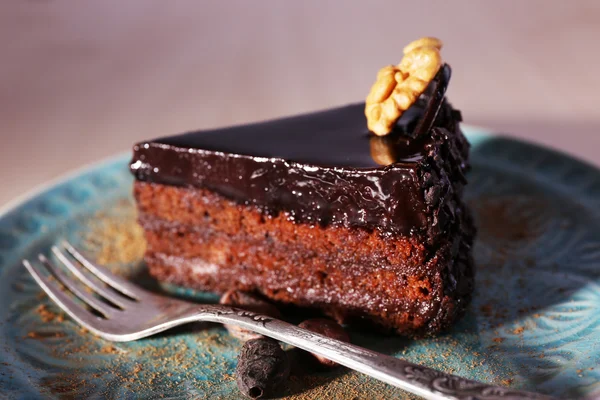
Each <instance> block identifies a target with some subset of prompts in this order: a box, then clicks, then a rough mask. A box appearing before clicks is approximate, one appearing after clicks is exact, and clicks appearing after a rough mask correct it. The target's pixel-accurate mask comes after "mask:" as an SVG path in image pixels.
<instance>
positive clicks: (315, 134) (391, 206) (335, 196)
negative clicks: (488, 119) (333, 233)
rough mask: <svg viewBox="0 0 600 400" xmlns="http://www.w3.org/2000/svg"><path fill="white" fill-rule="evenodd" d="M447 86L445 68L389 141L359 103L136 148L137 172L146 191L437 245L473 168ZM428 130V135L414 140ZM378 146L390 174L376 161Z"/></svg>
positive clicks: (134, 156) (402, 119)
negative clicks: (417, 236) (157, 188)
mask: <svg viewBox="0 0 600 400" xmlns="http://www.w3.org/2000/svg"><path fill="white" fill-rule="evenodd" d="M449 77H450V73H449V67H447V66H444V68H442V69H441V70H440V73H439V74H438V76H437V77H436V79H435V80H434V82H433V84H432V85H430V88H429V91H428V92H427V93H426V94H424V95H423V96H422V98H421V99H420V100H419V101H418V102H417V103H416V104H415V105H413V107H411V109H409V110H408V111H407V112H406V113H405V114H404V115H403V116H402V118H400V120H399V121H398V123H397V126H396V128H395V130H394V132H393V133H392V134H391V135H389V136H387V137H385V138H374V136H373V135H372V134H370V133H369V132H368V131H367V129H366V120H365V117H364V104H363V103H359V104H352V105H348V106H345V107H339V108H335V109H330V110H327V111H321V112H316V113H310V114H304V115H299V116H294V117H289V118H282V119H277V120H272V121H267V122H261V123H254V124H249V125H244V126H236V127H230V128H224V129H215V130H208V131H196V132H189V133H185V134H182V135H177V136H171V137H165V138H160V139H156V140H153V141H150V142H143V143H139V144H136V145H135V146H134V149H133V150H134V154H133V159H132V161H131V171H132V173H133V174H134V175H135V177H136V178H137V179H138V180H141V181H147V182H154V183H161V184H167V185H176V186H183V187H201V188H208V189H210V190H212V191H214V192H216V193H218V194H220V195H223V196H225V197H227V198H230V199H233V200H235V201H237V202H240V203H242V204H246V205H254V206H257V207H260V208H262V209H263V210H264V211H265V212H266V213H268V214H272V215H274V214H278V213H280V212H286V213H287V215H288V217H289V219H290V220H294V221H297V222H304V223H309V224H320V225H327V224H332V225H343V226H353V227H362V228H365V229H378V230H380V231H381V232H383V233H388V234H397V233H401V234H409V233H414V232H427V233H428V236H429V237H430V238H431V237H432V236H437V235H438V234H440V233H441V232H443V231H444V229H445V227H446V226H448V224H449V222H451V220H453V219H454V210H453V209H454V208H455V207H456V206H455V204H454V203H456V201H457V200H456V199H455V198H456V194H455V191H460V190H461V187H462V183H461V178H462V179H464V177H463V173H464V170H465V169H466V167H467V166H466V163H465V159H466V150H465V145H464V143H463V142H464V138H463V137H462V134H461V133H460V131H459V130H458V120H459V119H458V118H457V117H458V114H457V113H456V112H455V111H454V110H453V109H452V108H451V107H450V105H449V104H448V103H447V102H445V100H444V97H443V93H444V92H445V90H446V87H447V84H448V79H449ZM440 110H441V111H440ZM438 111H439V112H438ZM423 115H425V118H422V116H423ZM423 120H426V121H423ZM423 125H427V128H429V127H430V126H432V128H431V129H426V132H420V134H419V135H417V136H416V137H411V136H412V135H411V134H412V133H413V132H415V127H416V126H419V127H421V126H423ZM419 130H421V129H419ZM454 142H456V143H454ZM373 143H376V145H377V146H378V148H379V149H380V150H381V149H383V151H384V152H385V153H386V154H387V156H386V157H387V159H388V160H389V161H387V162H384V164H388V163H389V165H381V164H382V161H381V158H379V157H375V158H374V157H373V155H372V150H373ZM448 143H450V144H448ZM465 143H466V142H465ZM448 146H450V147H448ZM445 153H448V154H447V156H448V158H450V160H449V161H446V160H445V159H444V157H443V156H444V154H445ZM444 163H449V164H448V167H446V165H445V164H444ZM455 181H458V182H459V183H458V184H457V185H454V184H453V182H455ZM455 186H456V187H455ZM432 188H435V189H432ZM432 227H433V229H432Z"/></svg>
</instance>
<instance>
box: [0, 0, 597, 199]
mask: <svg viewBox="0 0 600 400" xmlns="http://www.w3.org/2000/svg"><path fill="white" fill-rule="evenodd" d="M424 35H433V36H438V37H440V38H442V39H443V40H444V42H445V48H444V50H443V56H444V57H445V59H446V60H447V61H448V62H449V63H450V64H451V65H452V67H453V71H454V74H453V81H452V84H451V89H450V90H449V97H450V99H451V101H452V103H453V104H454V105H455V106H457V107H459V108H461V109H462V111H463V115H464V117H465V120H466V122H468V123H472V124H478V125H483V126H486V127H490V128H493V129H496V130H499V131H503V132H508V133H511V134H513V135H515V136H518V137H522V138H526V139H529V140H533V141H536V142H539V143H544V144H546V145H550V146H553V147H557V148H561V149H563V150H564V151H566V152H569V153H571V154H574V155H576V156H578V157H580V158H584V159H586V160H588V161H590V162H592V163H595V164H596V165H600V159H599V158H598V157H597V154H596V152H597V149H598V147H599V145H600V113H599V112H598V111H597V108H598V100H600V95H599V92H600V78H599V74H598V72H597V71H598V67H599V65H600V51H598V49H599V46H600V45H599V43H598V42H599V41H600V1H595V0H590V1H583V0H578V1H562V0H555V1H552V0H536V1H533V0H531V1H525V0H510V1H506V0H504V1H470V0H462V1H452V2H443V1H431V2H422V1H411V2H406V1H402V2H401V1H370V2H358V1H343V0H340V1H323V0H311V1H307V0H302V1H275V0H273V1H257V0H255V1H243V0H240V1H196V0H189V1H183V0H171V1H165V0H127V1H122V0H95V1H92V0H85V1H84V0H81V1H75V0H71V1H67V0H20V1H17V0H4V1H2V2H1V3H0V135H1V139H2V141H1V143H0V178H1V181H2V189H0V205H2V204H4V203H6V202H7V201H8V200H10V199H12V198H13V197H15V196H17V195H19V194H21V193H23V192H24V191H26V190H28V189H30V188H32V187H34V186H35V185H36V184H39V183H42V182H44V181H47V180H48V179H51V178H53V177H56V176H58V175H60V174H61V173H64V172H65V171H68V170H70V169H73V168H76V167H78V166H81V165H83V164H86V163H89V162H91V161H96V160H99V159H102V158H104V157H106V156H109V155H112V154H114V153H116V152H121V151H126V150H128V149H129V148H130V146H131V144H132V143H134V142H135V141H138V140H141V139H144V138H151V137H155V136H161V135H165V134H171V133H175V132H178V131H183V130H189V129H193V128H207V127H215V126H219V125H226V124H234V123H243V122H248V121H253V120H259V119H263V118H268V117H275V116H281V115H284V114H289V113H297V112H303V111H307V110H314V109H319V108H323V107H329V106H334V105H340V104H344V103H349V102H353V101H360V100H362V99H364V97H365V96H366V94H367V92H368V90H369V87H370V85H371V84H372V82H373V80H374V78H375V74H376V72H377V70H378V69H379V68H380V67H381V66H383V65H385V64H390V63H397V62H398V61H399V60H400V58H401V53H402V47H403V46H404V45H405V44H406V43H408V42H409V41H411V40H413V39H415V38H418V37H420V36H424Z"/></svg>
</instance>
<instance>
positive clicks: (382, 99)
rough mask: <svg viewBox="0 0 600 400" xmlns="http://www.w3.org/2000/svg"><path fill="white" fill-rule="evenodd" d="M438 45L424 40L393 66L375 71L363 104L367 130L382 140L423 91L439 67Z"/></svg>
mask: <svg viewBox="0 0 600 400" xmlns="http://www.w3.org/2000/svg"><path fill="white" fill-rule="evenodd" d="M441 48H442V41H441V40H439V39H436V38H432V37H424V38H421V39H418V40H415V41H414V42H411V43H410V44H408V45H407V46H406V47H405V48H404V57H403V58H402V61H400V64H398V65H397V66H394V65H388V66H386V67H383V68H382V69H380V70H379V73H378V74H377V80H376V81H375V83H374V84H373V86H372V87H371V91H370V92H369V95H368V96H367V100H366V104H365V116H366V117H367V126H368V128H369V130H370V131H371V132H373V133H375V134H376V135H379V136H384V135H387V134H388V133H390V132H391V130H392V128H393V126H394V124H395V123H396V121H398V119H399V118H400V116H401V115H402V113H403V112H404V111H406V110H407V109H408V108H409V107H410V106H411V105H412V104H413V103H414V102H415V101H416V100H417V99H418V98H419V96H420V95H421V94H422V93H423V92H424V91H425V89H426V88H427V86H428V85H429V82H431V80H432V79H433V78H434V77H435V75H436V74H437V72H438V71H439V69H440V67H441V66H442V57H441V55H440V50H441Z"/></svg>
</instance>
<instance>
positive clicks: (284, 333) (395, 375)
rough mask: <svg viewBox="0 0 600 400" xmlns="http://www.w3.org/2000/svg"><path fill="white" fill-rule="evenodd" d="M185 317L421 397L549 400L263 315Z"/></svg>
mask: <svg viewBox="0 0 600 400" xmlns="http://www.w3.org/2000/svg"><path fill="white" fill-rule="evenodd" d="M185 319H189V320H190V321H192V320H198V321H199V320H201V321H212V322H220V323H226V324H234V325H238V326H241V327H244V328H247V329H251V330H254V331H256V332H258V333H260V334H263V335H265V336H269V337H272V338H274V339H277V340H280V341H282V342H285V343H289V344H291V345H293V346H296V347H299V348H301V349H303V350H307V351H310V352H312V353H318V354H321V355H322V356H324V357H327V358H329V359H331V360H333V361H335V362H337V363H339V364H342V365H345V366H347V367H348V368H351V369H354V370H356V371H359V372H362V373H364V374H366V375H369V376H372V377H374V378H376V379H379V380H381V381H383V382H386V383H389V384H391V385H394V386H396V387H399V388H402V389H405V390H407V391H409V392H411V393H414V394H418V395H420V396H422V397H424V398H427V399H464V400H477V399H481V400H492V399H502V400H508V399H515V400H516V399H539V400H542V399H548V400H549V399H552V397H550V396H546V395H541V394H536V393H531V392H524V391H520V390H516V389H511V388H506V387H499V386H492V385H487V384H484V383H480V382H476V381H472V380H468V379H464V378H461V377H458V376H455V375H451V374H446V373H444V372H441V371H437V370H434V369H431V368H427V367H424V366H420V365H417V364H413V363H410V362H408V361H405V360H402V359H399V358H395V357H392V356H388V355H384V354H380V353H377V352H374V351H371V350H368V349H364V348H361V347H359V346H355V345H352V344H349V343H344V342H340V341H338V340H334V339H330V338H328V337H326V336H323V335H319V334H317V333H313V332H311V331H308V330H306V329H302V328H299V327H297V326H295V325H292V324H289V323H287V322H283V321H280V320H277V319H274V318H271V317H268V316H264V315H260V314H255V313H253V312H250V311H245V310H240V309H236V308H230V307H225V306H217V305H215V306H212V305H209V306H199V307H198V308H195V309H192V310H190V315H189V316H188V317H185Z"/></svg>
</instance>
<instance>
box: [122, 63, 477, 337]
mask: <svg viewBox="0 0 600 400" xmlns="http://www.w3.org/2000/svg"><path fill="white" fill-rule="evenodd" d="M449 75H450V69H449V67H447V66H444V67H442V68H441V69H440V70H439V73H437V75H436V79H435V80H434V81H433V82H432V83H431V84H430V85H429V86H428V90H427V91H426V92H425V93H423V95H421V96H420V97H419V99H418V100H417V101H416V102H415V104H413V105H412V107H410V109H409V110H407V111H406V112H404V113H403V115H402V116H401V118H400V119H399V120H398V121H397V123H396V124H395V126H394V128H393V132H392V133H391V134H390V135H388V136H385V137H379V136H375V135H373V134H372V133H370V132H369V131H368V130H367V126H366V123H365V117H364V109H365V104H355V105H349V106H345V107H340V108H335V109H331V110H327V111H323V112H316V113H311V114H305V115H300V116H295V117H290V118H284V119H278V120H273V121H268V122H263V123H255V124H250V125H244V126H237V127H231V128H225V129H216V130H210V131H200V132H190V133H186V134H183V135H178V136H172V137H166V138H161V139H157V140H153V141H150V142H144V143H140V144H137V145H135V147H134V155H133V160H132V162H131V170H132V172H133V173H134V175H135V177H136V182H135V187H134V192H135V198H136V200H137V204H138V208H139V221H140V223H141V225H142V226H143V228H144V229H145V233H146V238H147V241H148V248H147V253H146V262H147V264H148V267H149V270H150V273H151V274H152V275H153V276H154V277H156V278H157V279H158V280H159V281H163V282H169V283H174V284H177V285H183V286H186V287H190V288H195V289H199V290H205V291H212V292H218V293H222V292H225V291H227V290H229V289H233V288H236V289H241V290H245V291H252V292H257V293H260V294H262V295H264V296H266V297H268V298H270V299H272V300H274V301H277V302H282V303H290V304H294V305H298V306H302V307H315V308H319V309H321V310H323V311H324V312H325V313H327V314H329V315H331V316H333V317H334V318H336V319H337V320H338V321H339V322H342V323H352V322H355V321H369V322H372V323H373V324H374V325H377V326H379V327H383V328H388V329H391V330H393V331H395V332H398V333H400V334H405V335H411V336H421V335H424V334H433V333H435V332H438V331H440V330H441V329H443V328H445V327H447V326H449V325H450V324H451V323H452V322H453V321H454V320H455V319H456V318H457V317H458V316H459V315H460V314H462V313H463V311H464V309H465V307H466V305H467V304H468V303H469V300H470V296H471V292H472V283H473V268H472V261H471V243H472V239H473V233H474V232H473V227H472V222H471V219H470V217H469V213H468V212H467V210H466V208H465V205H464V203H463V202H462V201H461V194H462V191H463V186H464V184H465V183H466V181H465V175H464V174H465V172H466V170H467V169H468V162H467V158H468V147H469V146H468V143H467V142H466V140H465V138H464V136H463V135H462V133H461V131H460V130H459V122H460V113H459V112H458V111H456V110H454V109H453V108H452V107H451V106H450V104H448V102H447V101H446V100H445V97H444V92H445V89H446V86H447V83H448V79H449Z"/></svg>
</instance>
